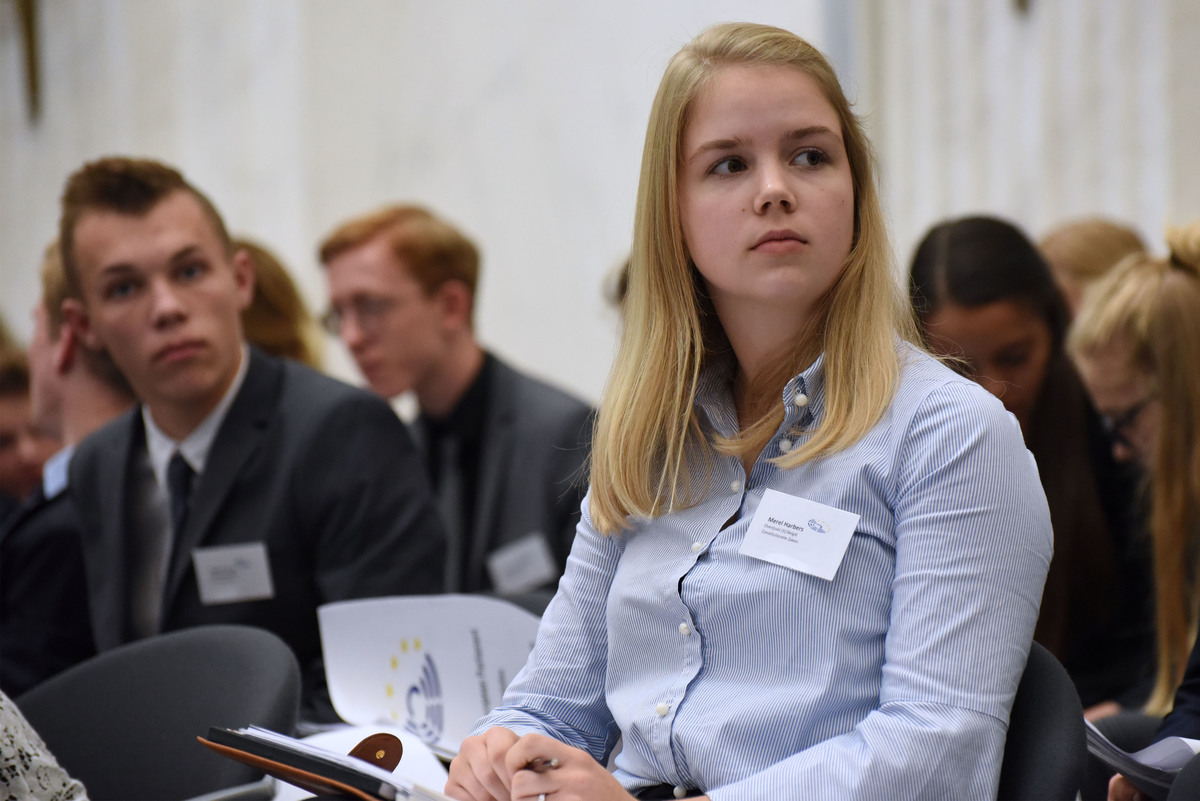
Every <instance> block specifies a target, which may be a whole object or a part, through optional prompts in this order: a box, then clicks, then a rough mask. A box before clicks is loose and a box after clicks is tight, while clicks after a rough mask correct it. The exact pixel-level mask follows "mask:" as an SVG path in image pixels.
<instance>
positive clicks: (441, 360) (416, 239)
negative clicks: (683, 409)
mask: <svg viewBox="0 0 1200 801" xmlns="http://www.w3.org/2000/svg"><path fill="white" fill-rule="evenodd" d="M320 259H321V263H322V264H323V265H324V266H325V268H326V274H327V278H328V283H329V298H330V307H329V311H328V312H327V313H326V314H325V316H324V318H323V322H324V325H325V327H326V329H327V330H328V331H329V332H330V333H332V334H334V335H336V336H339V337H341V339H342V341H343V342H344V343H345V344H346V347H347V348H348V349H349V350H350V353H351V354H352V355H353V356H354V360H355V362H356V363H357V364H358V367H359V369H360V370H361V371H362V374H363V376H364V377H365V378H366V380H367V383H368V384H369V385H370V387H371V389H372V390H374V391H375V392H376V393H377V394H379V395H381V396H383V397H385V398H393V397H395V396H397V395H400V394H401V393H404V392H409V391H411V392H412V393H413V394H414V395H415V397H416V401H417V405H418V407H419V409H420V414H419V416H418V417H417V419H416V421H415V422H414V423H413V425H412V431H413V436H414V439H416V440H417V443H418V445H420V446H421V448H422V450H423V453H424V456H425V465H426V468H427V470H428V473H429V478H430V480H431V481H432V482H433V485H434V490H435V493H436V495H437V500H438V506H439V508H440V510H441V512H442V517H443V521H444V522H445V524H446V528H447V531H448V534H449V537H450V548H449V551H448V558H447V565H446V591H447V592H495V593H498V594H500V595H502V596H505V597H508V598H509V599H510V600H514V601H516V602H518V603H521V604H523V605H525V606H526V607H528V608H530V609H532V610H534V611H535V612H538V613H540V612H541V611H542V609H543V608H544V607H545V604H546V603H547V602H548V601H549V599H550V595H551V594H552V593H553V590H554V588H555V586H556V585H557V583H558V579H559V576H561V575H562V571H563V567H564V566H565V564H566V560H567V554H568V552H569V551H570V549H571V543H572V541H573V540H574V536H575V526H576V523H577V522H578V521H579V504H580V501H581V500H582V497H583V490H584V487H583V481H582V474H583V465H584V462H585V460H586V458H587V450H588V443H589V442H590V439H591V409H590V408H589V407H588V405H587V404H586V403H584V402H583V401H581V400H579V399H577V398H575V397H573V396H571V395H569V394H567V393H566V392H564V391H562V390H561V389H558V388H557V387H554V386H551V385H550V384H548V383H545V382H543V381H540V380H538V379H536V378H533V377H532V376H529V375H526V374H524V373H522V372H520V371H518V370H517V369H515V368H514V367H512V366H510V365H509V364H507V363H506V362H505V361H503V360H502V359H500V358H499V357H497V356H496V355H494V354H492V353H490V352H488V351H487V350H485V349H484V348H483V346H482V345H480V343H479V341H478V340H477V339H476V336H475V329H474V310H475V297H476V288H477V283H478V279H479V252H478V250H477V248H476V247H475V245H474V243H472V242H471V240H470V239H468V238H467V237H466V236H464V235H463V234H462V233H461V232H460V231H459V230H457V229H456V228H455V227H453V226H452V225H450V224H449V223H447V222H446V221H445V220H443V219H440V218H439V217H437V216H436V215H434V214H433V213H432V212H430V211H429V210H427V209H425V208H422V207H420V206H413V205H393V206H386V207H384V208H381V209H377V210H375V211H372V212H369V213H367V214H365V215H362V216H359V217H355V218H353V219H350V220H348V221H346V222H344V223H342V224H341V225H339V226H338V227H337V228H336V229H335V230H334V231H333V232H332V233H330V234H329V236H328V237H326V239H325V241H324V243H322V245H321V247H320Z"/></svg>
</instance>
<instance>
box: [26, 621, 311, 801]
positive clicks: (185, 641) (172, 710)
mask: <svg viewBox="0 0 1200 801" xmlns="http://www.w3.org/2000/svg"><path fill="white" fill-rule="evenodd" d="M299 702H300V669H299V667H298V665H297V663H296V657H295V656H294V655H293V653H292V650H291V649H290V648H289V647H288V646H287V644H286V643H284V642H283V640H281V639H279V638H278V637H277V636H275V635H274V634H272V633H270V632H268V631H265V630H263V629H256V628H251V627H248V626H229V625H220V626H200V627H197V628H192V629H185V630H182V631H176V632H171V633H168V634H162V635H159V636H157V637H152V638H150V639H146V640H141V641H138V642H135V643H131V644H129V645H124V646H121V647H120V648H115V649H113V650H111V651H106V652H104V653H102V654H99V655H98V656H96V657H94V658H92V659H89V660H88V661H86V662H83V663H81V664H79V665H76V666H75V667H73V668H70V669H69V670H66V671H64V672H62V673H60V674H58V675H57V676H54V677H53V678H51V679H49V680H47V681H45V682H43V683H42V684H40V685H38V686H37V687H35V688H34V689H32V690H30V691H29V692H27V693H25V694H24V695H22V696H21V697H20V698H18V699H17V706H18V707H19V708H20V709H21V712H22V713H24V715H25V717H26V718H28V719H29V722H30V723H31V724H32V725H33V727H34V728H35V729H36V730H37V732H38V734H40V735H41V736H42V738H43V739H44V740H45V741H46V745H47V746H48V747H49V749H50V751H51V752H52V753H53V754H54V755H55V756H56V757H57V758H58V761H59V762H60V763H61V764H62V766H63V767H64V768H65V769H66V770H67V771H68V772H69V773H71V775H72V776H74V777H75V778H77V779H79V780H80V781H82V782H83V784H84V786H85V787H86V788H87V791H88V795H89V796H90V797H91V798H92V799H93V801H109V800H111V801H118V800H119V801H174V800H175V799H186V798H192V797H194V796H198V795H202V794H206V793H212V792H215V791H218V790H223V789H227V788H230V787H234V786H237V785H242V784H247V783H250V782H254V781H256V780H257V779H259V778H261V776H262V773H261V772H259V771H255V770H254V769H252V768H250V767H249V766H246V765H242V764H241V763H239V762H235V761H233V760H231V759H224V758H222V757H220V756H218V755H217V754H215V753H213V752H212V751H210V750H209V749H207V748H205V747H203V746H202V745H200V744H199V743H197V742H196V737H197V736H201V735H207V734H208V729H209V727H210V726H224V727H229V728H234V727H240V726H247V725H257V726H263V727H265V728H269V729H273V730H275V731H280V732H283V733H285V734H292V733H294V732H295V727H296V719H297V716H298V714H299Z"/></svg>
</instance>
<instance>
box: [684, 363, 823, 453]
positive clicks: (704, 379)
mask: <svg viewBox="0 0 1200 801" xmlns="http://www.w3.org/2000/svg"><path fill="white" fill-rule="evenodd" d="M735 367H736V361H735V359H734V355H733V353H732V352H729V351H727V352H724V353H719V354H716V355H714V356H712V357H710V359H709V361H708V363H707V364H706V365H705V366H704V367H702V368H701V370H700V380H699V382H698V384H697V387H696V405H697V407H699V408H700V409H702V410H703V411H704V412H705V413H706V414H707V415H708V418H709V420H710V421H711V422H712V424H713V426H714V427H715V428H716V429H717V430H718V431H722V432H723V433H724V434H725V435H727V436H729V435H732V434H735V433H736V432H737V413H736V411H734V409H733V393H732V391H731V389H730V382H731V381H732V380H733V373H734V369H735ZM781 401H782V403H783V410H784V425H785V426H791V425H796V424H799V425H801V426H803V427H805V428H807V427H809V426H811V425H812V424H813V423H814V422H815V421H816V420H817V419H818V418H819V417H820V416H821V409H822V408H823V407H824V404H825V354H824V353H822V354H821V355H819V356H818V357H817V358H816V359H815V360H814V361H813V363H812V364H810V365H809V366H808V367H806V368H805V369H804V370H802V371H801V372H800V373H799V374H797V375H796V376H794V377H793V378H792V379H791V380H790V381H788V382H787V384H786V385H785V386H784V388H783V393H782V396H781ZM726 428H728V429H730V430H728V431H724V429H726Z"/></svg>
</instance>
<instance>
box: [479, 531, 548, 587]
mask: <svg viewBox="0 0 1200 801" xmlns="http://www.w3.org/2000/svg"><path fill="white" fill-rule="evenodd" d="M487 569H488V575H489V576H491V577H492V586H493V587H495V588H496V591H497V592H500V593H516V592H528V591H529V590H536V589H537V588H538V587H540V586H542V585H543V584H546V583H548V582H551V581H553V580H554V579H556V578H557V577H558V566H557V565H556V564H554V555H553V554H552V553H551V552H550V543H548V542H546V535H544V534H542V532H540V531H535V532H533V533H532V534H526V535H525V536H524V537H522V538H521V539H519V540H516V541H515V542H510V543H508V544H507V545H503V546H501V547H499V548H497V549H496V550H494V551H492V552H491V553H489V554H488V556H487Z"/></svg>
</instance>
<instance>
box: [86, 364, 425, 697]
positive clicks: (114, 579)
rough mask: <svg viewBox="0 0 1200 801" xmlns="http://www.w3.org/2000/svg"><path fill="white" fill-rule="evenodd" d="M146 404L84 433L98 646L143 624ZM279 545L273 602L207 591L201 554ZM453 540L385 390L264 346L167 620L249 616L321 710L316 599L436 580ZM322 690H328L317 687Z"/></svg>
mask: <svg viewBox="0 0 1200 801" xmlns="http://www.w3.org/2000/svg"><path fill="white" fill-rule="evenodd" d="M145 447H146V446H145V428H144V426H143V424H142V418H141V410H140V408H139V409H134V410H132V411H131V412H129V413H127V414H125V415H122V416H121V417H120V418H118V419H117V420H115V421H114V422H112V423H110V424H109V425H107V426H105V427H104V428H102V429H100V430H99V431H97V432H96V433H95V434H93V435H92V436H90V437H89V438H87V439H86V440H84V441H83V442H82V443H80V445H79V447H78V450H77V451H76V453H75V456H74V459H73V460H72V461H71V473H70V486H71V490H72V493H73V495H74V498H75V502H76V505H77V507H78V509H79V512H80V517H81V519H82V521H83V546H84V559H85V565H86V570H87V578H88V591H89V595H90V599H91V601H90V612H91V620H92V628H93V632H94V634H95V639H96V645H97V647H98V648H99V649H100V650H104V649H107V648H112V647H113V646H116V645H119V644H121V643H123V642H126V641H128V640H129V639H130V638H131V633H130V601H131V598H132V588H131V587H130V586H129V580H128V578H127V576H126V571H127V565H128V559H127V555H126V547H127V537H126V530H127V528H128V526H129V523H128V521H129V520H130V515H131V514H132V512H133V509H134V505H133V504H132V502H131V497H130V496H131V493H132V492H134V491H135V488H134V487H133V486H131V481H130V475H131V473H132V469H133V466H134V464H135V462H134V459H135V457H138V456H139V454H140V453H141V452H142V451H144V449H145ZM257 542H262V543H264V544H265V546H266V549H267V554H268V563H269V565H270V572H271V577H272V581H273V584H274V597H272V598H270V599H267V600H260V601H248V602H235V603H227V604H218V605H205V604H204V603H203V602H202V601H201V599H200V595H199V590H198V584H197V580H196V575H195V571H194V570H193V567H192V552H193V550H194V549H195V548H197V547H198V546H204V547H209V546H213V545H229V544H236V543H257ZM444 549H445V540H444V533H443V531H442V526H441V522H440V520H439V519H438V517H437V512H436V510H435V508H434V506H433V503H432V499H431V496H430V491H429V487H428V481H427V479H426V477H425V474H424V470H423V467H422V465H421V462H420V459H419V457H418V455H417V453H416V451H415V449H414V447H413V445H412V442H411V440H410V438H409V436H408V434H407V433H406V431H405V429H404V426H403V425H402V424H401V423H400V422H399V421H398V420H397V419H396V416H395V414H394V413H393V412H392V410H391V408H390V407H389V406H388V405H387V404H386V403H384V402H383V401H382V400H380V399H379V398H377V397H375V396H373V395H370V394H368V393H366V392H363V391H361V390H358V389H355V388H353V387H350V386H348V385H346V384H343V383H341V382H339V381H335V380H333V379H331V378H329V377H327V376H324V375H321V374H319V373H317V372H315V371H313V370H310V369H308V368H306V367H303V366H301V365H299V364H296V363H294V362H290V361H283V360H279V359H276V358H273V357H270V356H267V355H265V354H262V353H260V352H258V351H256V350H252V351H251V361H250V366H249V369H248V371H247V373H246V378H245V381H244V383H243V384H242V387H241V389H240V390H239V392H238V394H237V397H236V398H235V399H234V401H233V404H232V406H230V408H229V412H228V414H227V415H226V417H225V420H224V421H223V422H222V424H221V427H220V429H219V431H218V432H217V436H216V438H215V440H214V441H213V445H212V449H211V450H210V452H209V455H208V461H207V463H206V466H205V469H204V472H203V473H202V474H201V475H200V476H199V477H198V478H197V480H196V483H195V485H194V486H193V490H192V500H191V507H190V511H189V513H188V518H187V522H186V524H185V525H184V529H183V531H182V533H181V534H180V535H179V536H178V537H177V538H176V541H175V543H174V544H173V548H172V555H171V559H170V565H169V568H168V572H167V578H166V584H165V590H164V599H163V613H162V628H163V630H164V631H169V630H173V629H180V628H185V627H189V626H195V625H200V624H206V623H242V624H247V625H253V626H259V627H261V628H265V629H269V630H271V631H273V632H275V633H276V634H278V635H279V636H280V637H282V638H283V639H284V640H285V641H286V642H287V643H288V644H289V645H291V647H292V649H293V650H294V651H295V652H296V656H297V657H298V659H299V660H300V664H301V666H302V667H304V669H305V677H304V679H305V697H306V699H307V700H308V702H309V703H310V709H309V710H306V714H312V709H311V705H312V704H315V705H316V707H317V711H316V712H315V714H317V715H322V710H321V709H320V707H321V697H320V694H321V693H322V691H323V689H324V687H323V685H324V676H323V671H322V670H321V668H320V639H319V635H318V629H317V617H316V609H317V607H318V606H319V605H321V604H324V603H328V602H331V601H338V600H344V599H348V598H364V597H374V596H383V595H397V594H411V593H434V592H439V591H440V590H441V586H442V573H443V564H444V559H445V556H444ZM314 694H316V696H314Z"/></svg>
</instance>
